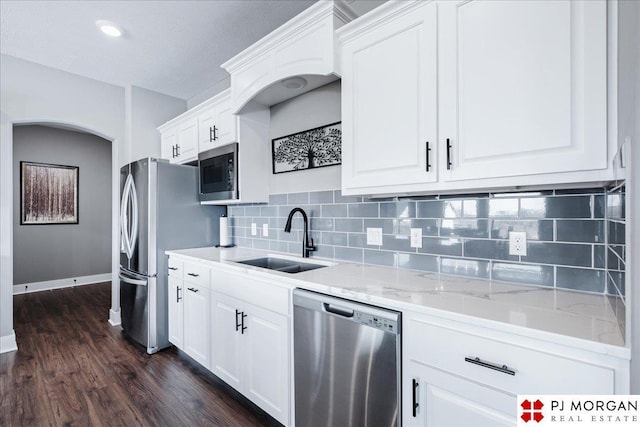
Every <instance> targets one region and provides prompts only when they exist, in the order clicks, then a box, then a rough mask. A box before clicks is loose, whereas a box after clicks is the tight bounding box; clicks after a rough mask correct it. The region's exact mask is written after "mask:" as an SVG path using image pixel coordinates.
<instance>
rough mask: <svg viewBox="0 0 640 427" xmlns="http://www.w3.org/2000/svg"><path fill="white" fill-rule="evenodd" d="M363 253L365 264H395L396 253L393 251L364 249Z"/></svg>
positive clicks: (389, 265)
mask: <svg viewBox="0 0 640 427" xmlns="http://www.w3.org/2000/svg"><path fill="white" fill-rule="evenodd" d="M363 254H364V263H365V264H373V265H382V266H385V267H395V266H396V254H395V253H394V252H387V251H375V250H371V249H365V250H364V251H363Z"/></svg>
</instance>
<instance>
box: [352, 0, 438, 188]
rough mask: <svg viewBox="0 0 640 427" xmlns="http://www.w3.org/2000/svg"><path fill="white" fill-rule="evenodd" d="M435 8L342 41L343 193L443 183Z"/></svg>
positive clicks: (397, 18)
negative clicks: (439, 173)
mask: <svg viewBox="0 0 640 427" xmlns="http://www.w3.org/2000/svg"><path fill="white" fill-rule="evenodd" d="M436 29H437V26H436V4H435V3H429V4H425V5H424V6H421V7H420V8H418V9H416V10H414V11H413V12H412V13H409V14H399V16H394V17H392V18H389V19H387V20H384V21H378V22H377V23H376V26H375V27H373V28H371V29H370V30H367V31H366V32H364V33H363V34H361V35H359V36H358V37H353V38H346V39H345V40H344V41H342V42H341V43H342V46H341V61H342V132H343V134H342V138H343V139H342V147H343V148H342V155H343V160H342V186H343V192H344V193H346V194H349V193H350V192H351V193H358V192H360V193H363V192H371V193H379V192H384V191H385V189H384V188H382V189H381V187H385V186H387V187H388V188H387V189H386V191H389V190H393V187H390V186H394V185H411V184H424V183H429V182H434V181H436V179H437V171H436V158H437V152H438V149H437V146H436V145H437V133H436V131H437V75H436V70H437V62H436V58H437V50H436V49H437V39H436V36H437V33H436Z"/></svg>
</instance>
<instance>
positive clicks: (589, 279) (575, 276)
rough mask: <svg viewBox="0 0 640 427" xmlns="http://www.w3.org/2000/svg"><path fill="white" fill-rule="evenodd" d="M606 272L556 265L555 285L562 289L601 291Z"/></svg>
mask: <svg viewBox="0 0 640 427" xmlns="http://www.w3.org/2000/svg"><path fill="white" fill-rule="evenodd" d="M606 277H607V273H606V271H604V270H591V269H582V268H567V267H558V268H557V271H556V286H557V287H558V288H564V289H579V290H582V291H587V292H597V293H603V292H604V288H605V280H606Z"/></svg>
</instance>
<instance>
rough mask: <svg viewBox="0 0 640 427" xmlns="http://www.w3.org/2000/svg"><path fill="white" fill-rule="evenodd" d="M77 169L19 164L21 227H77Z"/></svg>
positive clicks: (26, 163)
mask: <svg viewBox="0 0 640 427" xmlns="http://www.w3.org/2000/svg"><path fill="white" fill-rule="evenodd" d="M78 171H79V168H78V167H77V166H61V165H50V164H45V163H35V162H20V224H21V225H30V224H77V223H78Z"/></svg>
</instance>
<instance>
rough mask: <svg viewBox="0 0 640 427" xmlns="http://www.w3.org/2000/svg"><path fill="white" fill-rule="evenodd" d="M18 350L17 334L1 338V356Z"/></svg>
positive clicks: (13, 333)
mask: <svg viewBox="0 0 640 427" xmlns="http://www.w3.org/2000/svg"><path fill="white" fill-rule="evenodd" d="M16 350H18V344H17V343H16V333H15V332H13V331H11V334H10V335H5V336H4V337H0V354H2V353H8V352H10V351H16Z"/></svg>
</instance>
